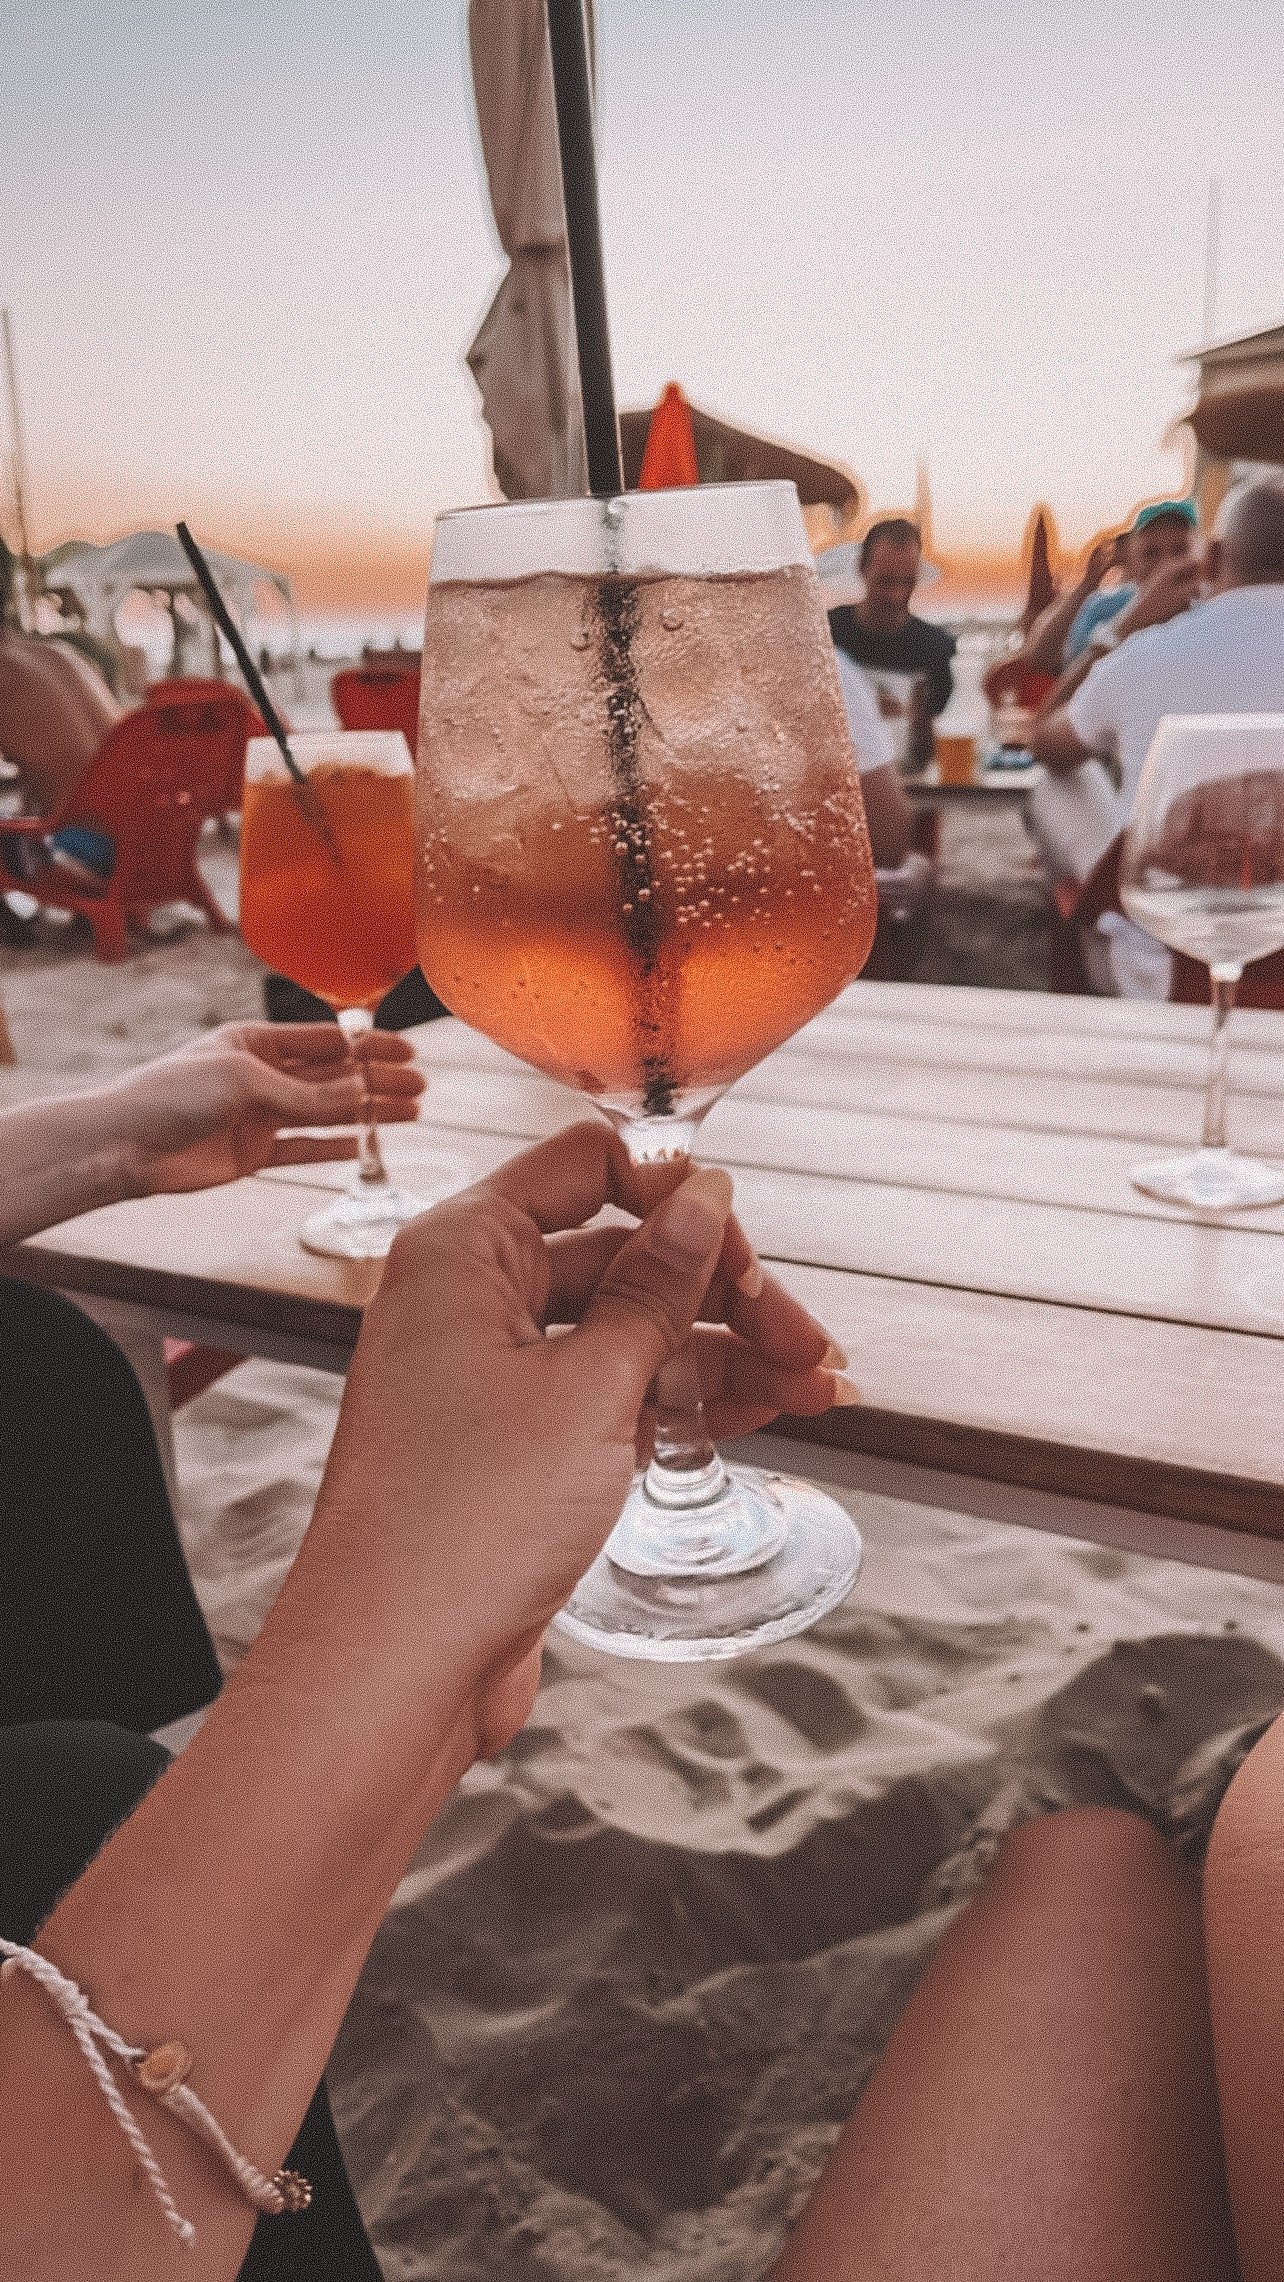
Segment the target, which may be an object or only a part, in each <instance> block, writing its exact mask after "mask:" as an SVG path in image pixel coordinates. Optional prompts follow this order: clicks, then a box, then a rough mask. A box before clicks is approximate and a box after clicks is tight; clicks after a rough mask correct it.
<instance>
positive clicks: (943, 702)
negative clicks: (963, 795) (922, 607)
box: [829, 515, 954, 714]
mask: <svg viewBox="0 0 1284 2282" xmlns="http://www.w3.org/2000/svg"><path fill="white" fill-rule="evenodd" d="M922 566H923V541H922V538H921V535H920V533H919V530H918V526H917V524H914V523H911V522H909V521H907V519H906V518H905V517H904V516H903V515H894V516H890V517H889V518H888V519H887V520H886V521H885V522H882V523H871V525H870V527H869V529H868V531H867V532H866V533H865V537H864V540H863V541H862V544H861V550H860V568H861V576H862V578H863V579H864V582H865V592H864V594H863V595H862V597H861V599H860V601H859V602H857V603H855V604H847V605H845V606H844V607H843V608H842V609H840V610H831V611H830V613H829V631H830V633H831V634H832V635H833V638H834V640H835V642H836V643H837V645H838V647H839V649H840V650H845V651H846V652H847V655H848V657H849V658H851V659H853V660H854V662H855V664H857V665H858V666H864V667H865V669H866V671H867V672H871V673H875V674H877V673H895V674H922V675H923V676H924V678H925V680H926V682H927V694H928V702H929V704H930V705H931V708H932V712H933V713H934V714H936V713H942V712H944V710H945V707H946V706H947V705H948V704H949V701H950V696H951V693H952V691H953V688H954V676H953V674H952V673H951V671H950V660H951V658H952V657H953V655H954V636H953V635H952V634H947V633H946V631H945V628H944V627H943V626H933V625H931V624H930V623H929V621H928V620H927V619H926V618H916V617H915V616H914V614H913V612H912V611H911V609H910V602H911V600H912V598H913V594H914V589H915V587H916V586H917V585H918V578H919V572H920V570H921V569H922Z"/></svg>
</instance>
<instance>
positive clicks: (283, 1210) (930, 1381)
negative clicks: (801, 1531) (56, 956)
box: [0, 1136, 1284, 1534]
mask: <svg viewBox="0 0 1284 2282" xmlns="http://www.w3.org/2000/svg"><path fill="white" fill-rule="evenodd" d="M478 1149H479V1152H480V1153H482V1154H485V1155H489V1156H491V1157H492V1159H493V1161H496V1162H497V1161H500V1160H502V1158H503V1156H504V1155H506V1154H507V1148H506V1146H505V1144H503V1143H502V1142H498V1141H493V1140H492V1141H490V1142H489V1143H487V1142H485V1141H484V1140H483V1139H482V1137H480V1136H479V1137H478ZM312 1201H313V1199H312V1194H311V1192H310V1191H308V1190H307V1189H304V1188H302V1187H301V1186H298V1185H296V1184H293V1183H286V1182H281V1183H269V1182H265V1181H248V1182H243V1183H240V1184H238V1187H237V1189H236V1191H235V1192H233V1193H232V1194H230V1195H229V1192H227V1191H225V1190H212V1191H207V1192H204V1193H203V1194H200V1195H197V1196H191V1197H181V1198H158V1199H154V1200H152V1201H151V1202H149V1203H148V1204H147V1205H145V1206H142V1207H139V1206H136V1205H119V1206H112V1207H109V1208H107V1209H106V1210H105V1211H102V1212H97V1213H91V1214H86V1215H85V1216H83V1218H82V1219H81V1220H79V1221H75V1222H70V1223H68V1224H67V1225H66V1226H65V1227H64V1228H62V1229H60V1230H58V1231H55V1232H51V1234H49V1235H47V1236H44V1237H41V1238H37V1239H34V1240H33V1241H32V1242H31V1243H30V1244H28V1245H24V1246H22V1247H20V1248H19V1249H18V1251H17V1252H16V1253H14V1254H12V1255H10V1256H9V1257H8V1258H7V1259H5V1260H3V1261H0V1268H2V1269H3V1270H4V1271H5V1272H18V1273H23V1274H27V1275H30V1276H32V1277H33V1278H34V1279H35V1280H37V1281H40V1282H44V1283H50V1284H54V1285H57V1286H58V1287H59V1288H61V1289H64V1290H70V1291H71V1292H72V1293H73V1294H74V1293H76V1292H86V1293H91V1294H96V1295H98V1296H102V1297H108V1298H117V1299H126V1300H130V1301H132V1302H133V1303H134V1304H135V1305H141V1306H145V1307H149V1308H152V1309H154V1310H155V1311H156V1313H157V1315H158V1317H159V1318H160V1320H161V1321H162V1323H168V1322H170V1321H176V1322H182V1323H183V1324H184V1325H185V1324H186V1323H187V1321H188V1319H190V1318H192V1317H197V1318H201V1319H203V1320H208V1321H210V1322H212V1323H218V1324H222V1325H224V1326H226V1327H227V1328H228V1329H229V1330H230V1331H231V1332H232V1333H234V1334H235V1333H241V1334H247V1335H252V1334H253V1333H255V1332H256V1331H257V1332H259V1333H261V1334H262V1335H264V1336H265V1337H266V1338H268V1339H269V1340H270V1339H278V1340H279V1339H291V1338H292V1339H295V1340H298V1341H301V1342H304V1343H306V1344H309V1345H310V1346H311V1347H313V1348H314V1349H315V1350H316V1351H317V1359H319V1360H321V1359H324V1360H330V1361H333V1362H334V1363H336V1364H337V1363H341V1361H342V1359H343V1357H344V1355H345V1354H346V1353H347V1352H349V1351H350V1349H351V1346H352V1344H353V1342H354V1341H355V1338H356V1334H357V1330H358V1328H359V1324H360V1318H361V1313H362V1308H363V1305H364V1303H365V1301H366V1300H367V1299H368V1297H369V1296H370V1294H371V1293H372V1292H373V1290H374V1288H375V1287H376V1284H377V1280H378V1270H377V1269H376V1268H372V1267H366V1266H355V1265H349V1264H345V1263H342V1262H337V1261H324V1260H315V1259H313V1258H312V1257H311V1256H310V1255H309V1254H307V1253H305V1252H303V1251H302V1250H301V1248H300V1247H299V1245H298V1243H297V1229H298V1225H299V1221H300V1219H301V1218H302V1216H303V1213H304V1211H305V1210H306V1209H308V1208H309V1206H310V1204H311V1202H312ZM229 1204H231V1205H232V1206H233V1207H234V1209H233V1211H232V1212H231V1213H229V1212H228V1210H227V1207H228V1205H229ZM179 1260H181V1261H182V1265H181V1267H180V1266H177V1265H176V1262H177V1261H179ZM787 1280H788V1282H789V1285H790V1288H791V1289H792V1290H794V1291H796V1292H797V1294H798V1296H799V1297H800V1298H801V1299H802V1300H803V1301H804V1302H805V1304H806V1305H808V1306H809V1307H811V1308H812V1310H813V1311H814V1312H815V1313H816V1314H817V1315H818V1316H819V1317H820V1319H821V1321H823V1322H825V1323H826V1324H827V1325H828V1326H829V1328H830V1329H831V1331H832V1332H833V1333H834V1335H835V1337H836V1338H837V1339H838V1340H839V1341H840V1343H841V1344H842V1345H843V1346H844V1347H845V1348H846V1349H847V1352H848V1354H849V1355H850V1357H851V1361H852V1370H853V1373H854V1375H855V1377H856V1379H857V1382H858V1384H859V1385H860V1386H861V1388H862V1391H863V1394H864V1397H865V1407H864V1408H862V1409H859V1410H853V1411H850V1412H844V1413H842V1414H840V1415H838V1416H837V1417H836V1418H835V1419H833V1420H832V1421H830V1422H829V1423H827V1424H826V1423H819V1424H818V1423H816V1422H807V1421H800V1422H798V1423H797V1425H796V1427H795V1428H794V1431H796V1432H797V1433H799V1434H800V1435H802V1436H803V1438H804V1439H814V1440H817V1441H820V1442H823V1443H835V1442H836V1443H837V1444H838V1445H839V1446H841V1447H844V1448H848V1449H854V1450H865V1451H872V1452H874V1453H875V1454H877V1455H882V1456H885V1457H893V1458H900V1459H903V1460H905V1461H907V1462H910V1463H914V1464H921V1465H929V1466H931V1465H935V1466H943V1467H946V1468H947V1469H949V1470H952V1471H955V1472H962V1473H973V1474H977V1475H979V1476H981V1477H983V1478H986V1479H992V1480H998V1481H1008V1482H1016V1483H1023V1484H1026V1485H1028V1486H1032V1487H1039V1488H1043V1489H1048V1490H1053V1491H1056V1492H1058V1493H1060V1494H1062V1495H1066V1496H1070V1497H1074V1496H1080V1497H1085V1498H1099V1499H1102V1500H1104V1501H1111V1502H1114V1503H1116V1504H1119V1505H1123V1506H1130V1507H1132V1508H1134V1509H1136V1510H1141V1511H1153V1512H1156V1513H1171V1514H1174V1515H1176V1516H1178V1517H1180V1518H1187V1519H1194V1520H1205V1521H1212V1522H1216V1523H1218V1524H1219V1525H1220V1526H1223V1527H1227V1528H1247V1529H1253V1530H1259V1531H1264V1532H1266V1533H1268V1534H1281V1533H1284V1520H1282V1517H1284V1423H1282V1422H1284V1407H1282V1406H1281V1405H1280V1403H1279V1399H1278V1394H1279V1384H1280V1346H1279V1342H1278V1340H1276V1339H1272V1338H1265V1337H1254V1336H1251V1335H1250V1336H1240V1337H1237V1338H1235V1339H1234V1341H1233V1342H1232V1341H1230V1340H1229V1339H1228V1338H1227V1335H1225V1334H1224V1333H1218V1332H1216V1331H1209V1330H1203V1329H1200V1328H1198V1327H1192V1326H1187V1325H1183V1324H1176V1323H1164V1322H1161V1321H1158V1320H1146V1319H1136V1318H1128V1317H1123V1316H1109V1315H1099V1314H1093V1313H1090V1312H1088V1311H1086V1310H1080V1309H1075V1308H1069V1307H1062V1306H1055V1305H1050V1304H1047V1303H1040V1302H1035V1301H1022V1300H1014V1299H1005V1298H1000V1297H992V1296H988V1295H986V1294H984V1293H978V1292H971V1291H955V1290H949V1289H943V1288H940V1287H929V1286H927V1285H923V1284H914V1283H911V1282H907V1281H904V1280H902V1279H898V1278H893V1277H883V1276H872V1275H865V1274H852V1273H850V1272H843V1271H837V1270H834V1269H827V1268H823V1267H816V1266H802V1267H791V1268H790V1269H789V1270H788V1274H787ZM229 1343H230V1344H239V1343H240V1340H239V1338H237V1337H235V1336H234V1337H232V1338H231V1339H230V1340H229ZM1228 1348H1229V1349H1232V1350H1233V1351H1232V1352H1231V1353H1230V1354H1229V1355H1228ZM250 1351H257V1349H255V1348H251V1349H250Z"/></svg>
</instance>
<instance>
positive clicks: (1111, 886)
mask: <svg viewBox="0 0 1284 2282" xmlns="http://www.w3.org/2000/svg"><path fill="white" fill-rule="evenodd" d="M1122 849H1123V834H1122V832H1121V833H1120V834H1119V836H1118V838H1117V839H1114V840H1112V841H1111V843H1110V846H1109V847H1108V848H1107V849H1106V851H1105V854H1104V855H1102V856H1099V857H1098V858H1097V861H1096V863H1095V864H1094V865H1093V867H1092V870H1091V871H1090V872H1089V874H1088V877H1087V879H1086V880H1082V881H1080V882H1079V883H1078V885H1076V884H1075V882H1074V881H1073V880H1059V881H1058V882H1057V885H1056V887H1055V888H1054V889H1053V891H1052V903H1053V918H1052V934H1051V937H1050V939H1049V942H1048V989H1049V990H1052V991H1058V992H1060V993H1061V994H1062V996H1064V997H1071V998H1085V997H1088V996H1090V995H1091V991H1092V985H1091V983H1090V982H1089V981H1088V976H1087V972H1086V970H1085V968H1084V964H1083V950H1082V946H1081V942H1080V937H1081V935H1082V932H1083V929H1084V928H1085V927H1095V925H1096V923H1097V921H1098V920H1099V919H1100V918H1101V916H1102V913H1103V912H1106V911H1122V909H1123V905H1122V904H1121V903H1120V901H1119V857H1120V853H1121V851H1122Z"/></svg>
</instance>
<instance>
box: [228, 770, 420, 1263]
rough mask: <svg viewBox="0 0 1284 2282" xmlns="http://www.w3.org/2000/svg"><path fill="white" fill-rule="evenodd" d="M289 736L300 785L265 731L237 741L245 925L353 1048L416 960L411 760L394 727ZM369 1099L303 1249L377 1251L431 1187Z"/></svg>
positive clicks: (253, 944) (348, 1255)
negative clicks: (391, 1140)
mask: <svg viewBox="0 0 1284 2282" xmlns="http://www.w3.org/2000/svg"><path fill="white" fill-rule="evenodd" d="M290 750H291V752H292V754H293V755H294V758H295V761H296V762H297V764H298V766H299V768H300V769H301V770H302V772H303V776H304V779H305V782H304V784H303V785H299V784H298V783H297V782H296V781H295V780H294V779H293V778H291V776H290V774H289V772H288V770H287V768H286V766H285V762H284V760H283V758H282V756H281V753H280V751H279V749H278V747H277V746H276V744H275V743H274V742H273V740H272V738H271V737H252V738H251V739H250V742H249V744H248V746H247V748H246V754H245V793H244V800H243V806H242V811H241V933H242V935H243V936H244V938H245V941H246V942H247V943H248V944H249V946H250V948H251V950H252V951H257V953H258V955H259V957H260V958H261V959H264V960H266V962H267V964H268V965H269V966H270V967H274V968H276V969H277V971H278V972H279V973H281V974H283V975H288V976H289V977H290V979H291V981H292V982H296V983H301V984H302V985H303V988H304V989H305V990H310V991H312V992H313V993H314V994H315V996H316V997H317V998H322V999H324V1000H325V1002H326V1004H327V1005H328V1006H332V1007H333V1008H334V1010H335V1012H336V1014H337V1015H338V1017H339V1023H340V1026H341V1028H342V1030H343V1034H344V1036H345V1038H346V1039H347V1041H348V1044H349V1047H350V1048H353V1049H355V1047H356V1043H357V1040H358V1039H359V1038H361V1037H363V1036H364V1035H365V1033H366V1032H367V1031H368V1030H370V1029H372V1028H373V1026H374V1009H375V1007H376V1006H377V1005H378V1003H379V1001H380V999H381V998H382V997H383V996H384V993H385V992H386V991H389V990H391V989H392V986H393V984H394V983H396V982H400V980H401V977H402V976H403V975H404V974H407V973H408V972H409V970H410V969H411V968H412V967H413V966H414V964H415V959H416V952H415V926H414V765H413V763H412V761H411V757H410V749H409V747H408V746H407V744H406V740H405V738H404V737H403V736H402V735H401V733H400V731H392V732H390V731H386V730H371V729H338V730H316V731H311V730H309V731H306V732H298V733H296V734H295V735H293V736H292V737H291V739H290ZM366 1103H367V1106H366V1116H365V1119H364V1122H363V1124H362V1126H361V1128H360V1138H359V1142H358V1157H357V1170H356V1174H355V1177H354V1179H353V1182H352V1184H351V1186H350V1187H349V1188H347V1189H346V1190H345V1191H344V1192H343V1194H342V1195H341V1196H340V1197H339V1199H338V1201H337V1202H336V1203H335V1204H333V1205H330V1206H327V1208H326V1209H325V1211H323V1212H317V1213H314V1214H313V1215H312V1217H311V1218H310V1219H308V1220H306V1221H305V1222H304V1224H303V1227H302V1229H301V1231H300V1238H299V1240H300V1242H301V1243H302V1244H303V1246H304V1248H305V1250H307V1251H309V1252H320V1253H323V1254H324V1255H326V1256H327V1257H329V1258H337V1259H343V1260H381V1259H382V1258H383V1257H384V1255H385V1253H387V1251H388V1250H389V1248H390V1246H391V1244H392V1240H393V1238H394V1236H395V1235H396V1233H397V1230H398V1229H399V1228H400V1227H401V1226H402V1225H403V1223H404V1222H405V1221H407V1220H413V1219H414V1217H415V1215H416V1213H420V1212H423V1211H424V1210H425V1208H426V1206H427V1205H428V1203H430V1202H431V1201H432V1199H431V1198H428V1197H423V1196H414V1195H411V1194H410V1193H409V1192H408V1191H406V1190H404V1189H401V1188H396V1187H394V1186H393V1183H392V1182H391V1181H390V1180H389V1178H388V1171H387V1167H386V1166H385V1164H384V1161H383V1152H382V1150H381V1149H380V1147H379V1131H378V1127H377V1125H376V1123H375V1120H374V1117H373V1115H372V1114H371V1113H370V1108H369V1095H368V1094H367V1097H366ZM451 1185H457V1184H453V1183H452V1184H451ZM441 1193H443V1194H445V1193H447V1191H446V1190H443V1191H442V1192H441Z"/></svg>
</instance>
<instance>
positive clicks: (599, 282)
mask: <svg viewBox="0 0 1284 2282" xmlns="http://www.w3.org/2000/svg"><path fill="white" fill-rule="evenodd" d="M545 5H546V7H547V10H548V41H549V48H550V50H551V53H552V58H553V94H554V97H555V99H556V103H557V141H558V147H559V150H560V152H561V159H562V203H563V205H564V207H565V209H566V243H567V246H568V249H569V251H570V257H571V300H572V303H573V305H574V310H575V345H576V348H577V351H578V353H579V364H580V396H581V399H582V401H583V405H584V444H585V450H586V452H587V456H588V479H589V490H590V491H591V492H593V493H594V494H595V495H596V496H597V497H598V498H600V499H611V498H613V497H614V496H615V494H616V493H617V492H620V491H623V489H624V463H623V461H622V459H621V457H620V423H619V419H618V417H617V415H616V410H615V382H614V380H613V378H612V375H611V338H610V333H609V331H608V329H607V322H606V278H605V275H604V273H603V269H602V218H601V214H600V212H599V210H598V199H597V156H596V152H595V150H594V147H593V96H592V90H591V88H590V85H589V60H588V38H587V34H586V29H585V23H584V0H545Z"/></svg>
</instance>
